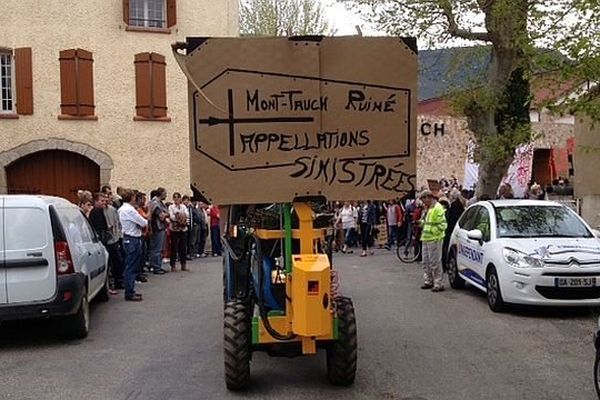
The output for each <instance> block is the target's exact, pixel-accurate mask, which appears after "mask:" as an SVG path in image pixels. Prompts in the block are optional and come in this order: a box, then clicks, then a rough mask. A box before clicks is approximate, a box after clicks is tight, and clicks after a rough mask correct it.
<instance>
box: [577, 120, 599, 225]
mask: <svg viewBox="0 0 600 400" xmlns="http://www.w3.org/2000/svg"><path fill="white" fill-rule="evenodd" d="M575 140H576V143H577V151H576V153H575V196H577V197H578V198H580V199H581V215H582V216H583V218H584V219H585V220H586V221H587V222H588V223H589V224H590V225H592V227H593V228H596V229H600V184H599V183H598V169H599V168H600V126H598V123H597V122H596V123H595V124H593V123H592V121H591V120H590V119H589V118H585V117H581V118H580V117H578V118H577V120H576V122H575Z"/></svg>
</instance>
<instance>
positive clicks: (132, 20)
mask: <svg viewBox="0 0 600 400" xmlns="http://www.w3.org/2000/svg"><path fill="white" fill-rule="evenodd" d="M165 14H166V12H165V2H164V0H130V1H129V25H131V26H145V27H147V28H164V27H165V25H166V21H165Z"/></svg>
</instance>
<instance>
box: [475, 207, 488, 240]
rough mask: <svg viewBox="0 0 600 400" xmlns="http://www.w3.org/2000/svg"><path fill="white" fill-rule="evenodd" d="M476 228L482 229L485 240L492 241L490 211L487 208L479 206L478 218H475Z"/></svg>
mask: <svg viewBox="0 0 600 400" xmlns="http://www.w3.org/2000/svg"><path fill="white" fill-rule="evenodd" d="M475 229H479V230H480V231H481V233H482V234H483V241H484V242H489V241H490V239H491V236H490V213H489V211H488V210H487V208H485V207H479V213H477V219H476V220H475Z"/></svg>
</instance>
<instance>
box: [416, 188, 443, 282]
mask: <svg viewBox="0 0 600 400" xmlns="http://www.w3.org/2000/svg"><path fill="white" fill-rule="evenodd" d="M419 198H420V199H421V201H422V202H423V204H424V205H425V209H426V212H425V215H424V217H423V218H422V219H421V227H422V228H423V231H422V233H421V241H422V242H423V250H422V252H423V270H424V273H423V286H421V289H432V291H433V292H441V291H442V290H444V284H443V283H442V277H443V270H442V247H443V244H444V236H445V232H446V227H447V226H448V224H447V222H446V211H445V209H444V207H443V206H442V205H441V204H440V203H438V202H437V200H436V199H435V197H434V196H433V193H431V191H429V190H424V191H423V192H421V194H420V196H419Z"/></svg>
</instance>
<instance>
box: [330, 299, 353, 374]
mask: <svg viewBox="0 0 600 400" xmlns="http://www.w3.org/2000/svg"><path fill="white" fill-rule="evenodd" d="M335 308H336V310H337V317H338V339H337V340H336V341H335V342H333V343H331V345H330V346H329V347H328V348H327V377H328V378H329V381H330V382H331V383H332V384H334V385H337V386H350V385H352V384H353V383H354V377H355V376H356V365H357V352H358V344H357V335H356V316H355V314H354V305H353V304H352V300H350V299H349V298H347V297H341V298H339V299H336V300H335Z"/></svg>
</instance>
